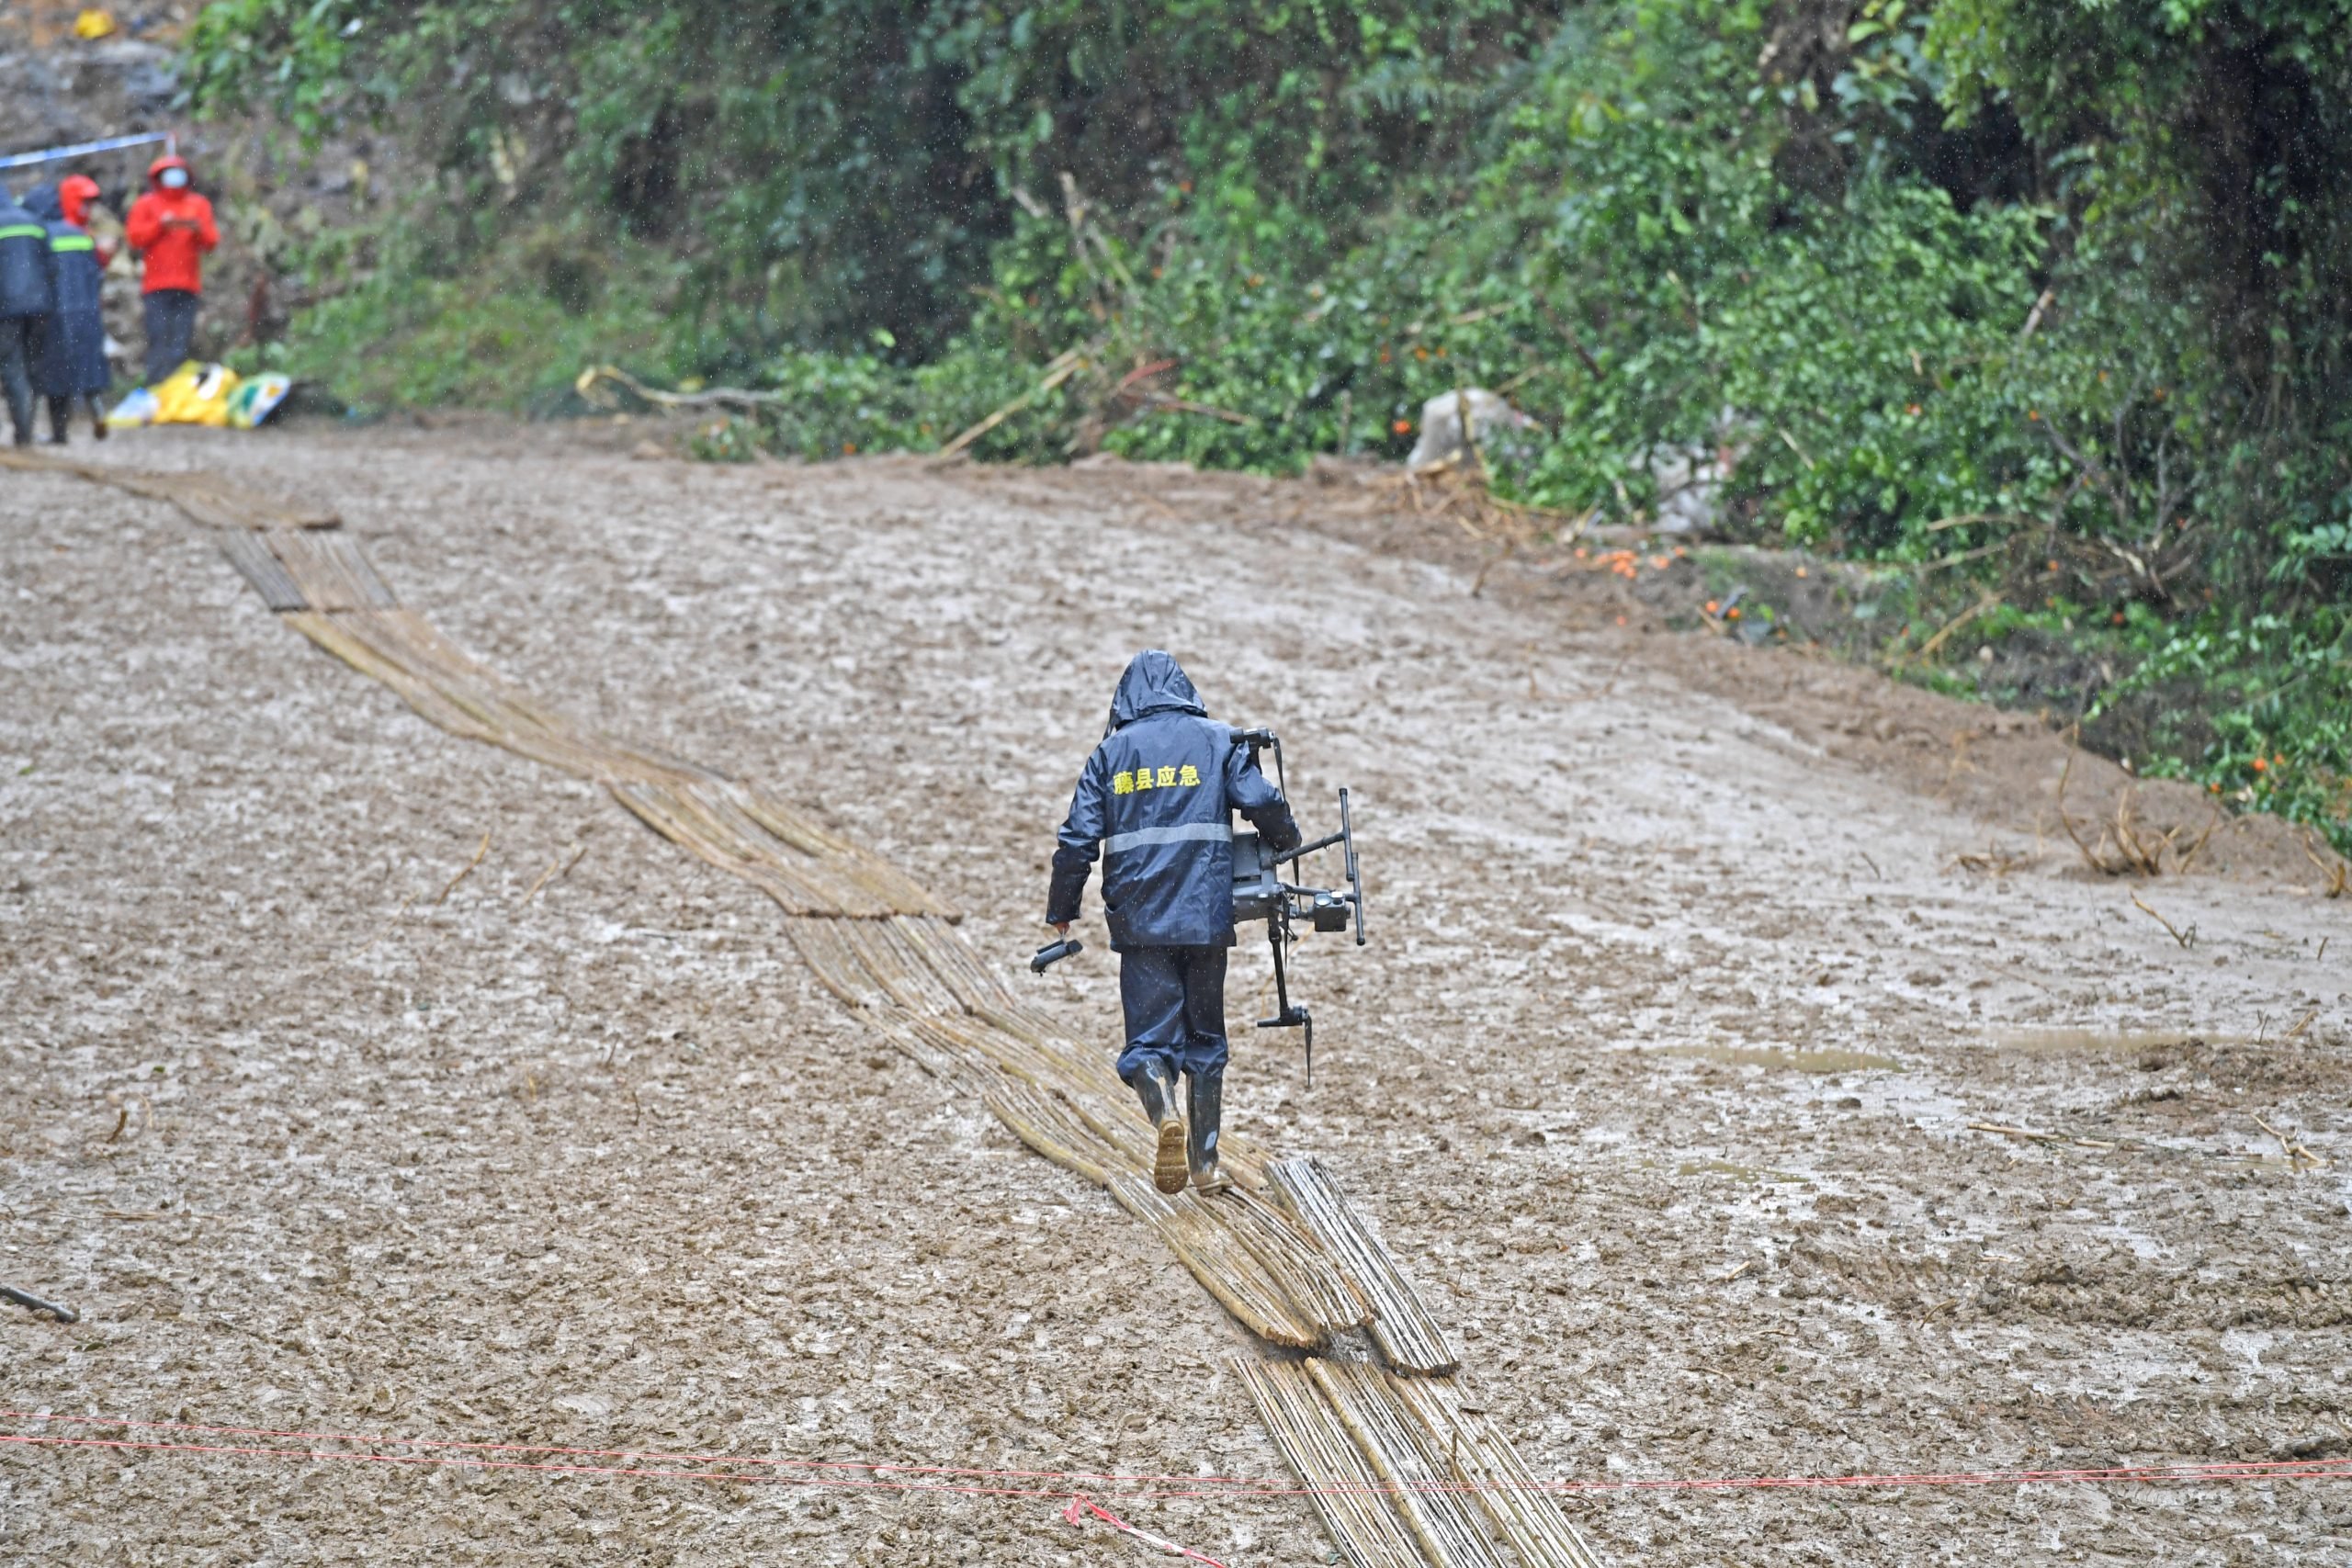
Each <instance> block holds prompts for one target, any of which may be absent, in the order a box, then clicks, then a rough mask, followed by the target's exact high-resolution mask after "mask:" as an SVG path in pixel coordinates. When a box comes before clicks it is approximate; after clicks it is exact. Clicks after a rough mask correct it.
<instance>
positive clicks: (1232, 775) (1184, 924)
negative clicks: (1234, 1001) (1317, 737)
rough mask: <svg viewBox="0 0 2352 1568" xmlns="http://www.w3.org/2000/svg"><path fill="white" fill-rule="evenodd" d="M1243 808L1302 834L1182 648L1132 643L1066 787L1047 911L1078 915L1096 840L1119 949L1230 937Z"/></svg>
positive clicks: (1280, 841)
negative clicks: (1189, 670)
mask: <svg viewBox="0 0 2352 1568" xmlns="http://www.w3.org/2000/svg"><path fill="white" fill-rule="evenodd" d="M1236 811H1239V812H1241V813H1242V814H1243V815H1244V816H1245V817H1247V818H1250V821H1251V822H1252V823H1254V824H1255V825H1256V826H1257V828H1258V829H1259V830H1260V831H1261V832H1262V833H1264V834H1266V836H1267V837H1268V839H1269V840H1272V842H1274V843H1275V844H1277V845H1289V844H1295V843H1296V842H1297V841H1298V829H1297V827H1296V825H1295V824H1294V823H1293V822H1292V821H1291V816H1290V810H1289V807H1286V806H1284V805H1283V797H1282V795H1281V793H1280V792H1279V791H1277V790H1276V789H1275V788H1274V786H1273V785H1272V784H1269V783H1267V782H1266V779H1265V776H1264V775H1263V774H1261V773H1259V772H1258V769H1257V767H1256V765H1255V764H1254V763H1253V762H1252V761H1250V754H1249V752H1248V751H1247V750H1244V749H1243V748H1241V747H1239V746H1237V745H1235V744H1234V741H1233V731H1232V729H1231V728H1228V727H1227V726H1225V725H1222V724H1218V723H1216V721H1214V720H1212V719H1211V718H1209V717H1208V716H1207V715H1206V714H1205V713H1204V711H1203V709H1202V707H1201V702H1200V697H1199V695H1198V694H1196V693H1195V692H1194V691H1193V683H1192V682H1191V681H1190V680H1188V679H1187V678H1186V677H1185V675H1184V671H1182V668H1180V667H1179V666H1178V665H1177V663H1176V660H1174V659H1172V658H1170V656H1169V655H1168V654H1166V653H1163V652H1161V651H1159V649H1146V650H1145V651H1144V652H1142V653H1139V654H1137V655H1136V657H1135V659H1134V660H1132V661H1131V662H1130V663H1129V664H1128V666H1127V669H1126V672H1125V674H1124V675H1122V676H1121V677H1120V679H1119V692H1118V696H1117V698H1116V699H1115V700H1114V702H1113V704H1112V709H1111V732H1110V733H1109V734H1108V735H1105V736H1104V737H1103V742H1102V744H1101V745H1099V746H1097V747H1095V749H1094V754H1093V755H1092V756H1091V757H1089V758H1088V759H1087V760H1086V767H1085V770H1084V771H1083V772H1082V773H1080V774H1079V780H1078V788H1077V790H1076V792H1075V793H1073V794H1072V795H1071V796H1070V806H1069V818H1068V820H1066V821H1064V822H1063V824H1062V828H1061V832H1060V835H1059V839H1060V842H1059V844H1058V846H1057V848H1056V850H1055V851H1054V879H1053V886H1052V889H1051V892H1050V893H1049V895H1048V897H1047V904H1046V919H1047V920H1049V921H1058V920H1070V919H1077V918H1078V913H1079V905H1080V897H1081V896H1082V895H1083V893H1084V891H1085V887H1086V879H1087V876H1088V875H1089V874H1090V873H1091V870H1092V868H1093V864H1094V861H1095V858H1096V856H1097V854H1098V852H1099V853H1100V855H1101V857H1102V860H1103V918H1104V919H1105V921H1106V922H1107V923H1108V924H1109V926H1110V929H1111V946H1112V947H1113V948H1114V950H1125V949H1126V948H1130V947H1205V946H1230V945H1232V942H1233V813H1234V812H1236Z"/></svg>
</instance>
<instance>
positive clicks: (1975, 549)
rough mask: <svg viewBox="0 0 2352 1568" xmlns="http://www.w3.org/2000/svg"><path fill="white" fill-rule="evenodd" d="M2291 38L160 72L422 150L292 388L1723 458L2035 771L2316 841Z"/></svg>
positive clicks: (2343, 57)
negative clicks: (1487, 398) (2071, 662)
mask: <svg viewBox="0 0 2352 1568" xmlns="http://www.w3.org/2000/svg"><path fill="white" fill-rule="evenodd" d="M2341 12H2342V6H2341V5H2340V3H2339V0H2182V3H2180V4H2175V5H2168V6H2159V7H2154V8H2150V7H2139V8H2133V7H2129V6H2104V5H2092V4H2088V3H2086V0H2058V3H2055V4H2030V5H2029V4H2025V3H2024V0H1934V4H1932V5H1921V4H1915V3H1912V0H1860V3H1859V4H1857V3H1854V0H1776V3H1773V4H1767V3H1765V0H1619V3H1601V4H1589V5H1579V6H1564V7H1562V8H1560V9H1558V10H1557V11H1554V10H1552V9H1549V8H1546V7H1538V8H1533V9H1530V8H1523V7H1517V6H1510V5H1507V4H1504V3H1503V0H1471V3H1469V4H1466V5H1463V6H1453V7H1447V8H1440V9H1439V10H1438V11H1436V12H1431V11H1430V8H1428V7H1425V6H1421V7H1416V6H1407V5H1405V4H1404V3H1403V0H1302V3H1297V4H1293V3H1289V0H1181V3H1179V4H1175V5H1170V6H1160V7H1157V8H1144V9H1132V8H1125V7H1104V6H1093V5H1086V4H1082V3H1081V0H1044V3H1041V4H1038V5H1035V6H1029V7H1027V8H1024V9H1019V10H1008V9H1005V8H1002V7H998V6H993V5H991V4H988V3H986V0H824V3H823V4H820V5H819V6H814V7H809V6H793V7H786V6H780V5H775V4H773V3H771V4H768V5H763V6H753V7H752V8H751V9H749V10H737V11H733V12H728V13H724V14H723V19H721V20H719V21H717V22H714V17H715V16H719V15H720V14H714V13H710V12H709V11H708V10H707V8H703V7H688V6H684V4H683V3H682V0H656V3H654V4H650V5H646V6H610V5H605V4H588V5H575V4H571V3H569V0H564V3H559V0H469V3H468V4H466V5H463V6H459V5H458V4H456V0H325V3H320V0H221V3H220V4H217V5H214V6H209V7H208V8H206V9H205V10H204V12H203V13H202V14H201V16H200V17H199V19H198V24H197V26H196V28H195V29H194V32H193V35H192V43H191V49H192V72H191V79H192V81H193V83H194V90H195V92H196V95H197V96H198V101H199V102H202V103H207V104H215V105H226V104H235V103H250V102H266V103H269V104H271V105H274V106H275V107H277V108H278V109H279V110H280V111H281V112H283V113H285V114H287V115H288V116H290V117H292V118H294V120H295V121H296V122H297V123H298V124H300V125H303V126H307V127H311V128H313V129H318V128H323V127H325V126H327V125H329V124H331V123H334V122H335V121H336V119H337V117H340V116H348V115H352V114H359V115H363V116H372V117H374V118H377V119H379V120H381V121H387V122H399V123H402V124H406V125H410V126H424V127H426V128H427V129H425V130H419V131H413V132H412V134H413V137H414V139H415V141H416V144H417V146H418V147H419V149H420V150H421V151H423V152H425V153H426V154H427V156H428V157H429V159H430V161H431V162H432V164H433V166H434V169H435V184H434V185H433V186H432V188H431V189H430V190H429V191H428V192H426V193H425V195H424V197H423V198H422V199H421V200H420V201H418V202H417V203H416V204H415V206H414V208H413V210H411V211H410V212H409V213H407V214H406V215H404V218H403V220H402V221H401V224H400V225H399V226H398V227H397V229H392V228H388V229H387V231H385V232H384V233H383V234H382V235H381V236H378V237H376V238H373V239H369V238H368V237H361V238H360V239H359V240H358V241H356V242H355V241H354V240H353V239H352V237H348V236H329V237H327V238H326V239H325V240H324V241H322V243H320V244H319V245H318V246H317V247H315V249H314V251H313V254H312V260H311V270H312V273H313V277H312V279H311V281H312V284H313V287H314V288H315V289H316V291H317V292H319V293H321V294H323V295H327V296H330V298H329V299H328V300H327V302H326V303H324V304H322V305H321V306H319V307H318V308H316V309H315V310H312V311H311V312H310V313H309V314H307V315H306V316H304V317H303V318H302V320H301V321H300V323H299V326H298V332H297V336H296V341H295V343H294V344H292V345H291V346H290V348H289V350H288V360H289V363H292V364H294V365H295V366H296V367H298V368H309V367H318V368H322V369H325V368H333V367H344V368H343V369H342V371H341V373H340V375H339V377H338V378H339V379H340V380H341V381H342V382H343V383H344V384H345V389H346V393H347V395H356V396H359V397H361V398H363V399H366V400H379V401H391V402H396V401H432V400H495V401H503V402H506V403H509V404H514V405H518V406H528V405H531V404H533V403H534V401H535V400H543V399H546V398H548V397H550V396H552V395H553V394H554V393H555V392H556V390H557V389H560V388H561V387H562V386H563V385H565V384H566V383H567V382H568V381H569V379H570V378H571V375H572V374H573V373H574V372H575V371H576V369H577V367H579V366H580V365H581V364H582V363H586V362H590V361H604V360H610V359H615V358H620V359H623V360H625V361H627V362H628V363H630V364H632V365H634V366H637V367H640V368H642V369H644V370H646V371H647V372H649V373H651V374H656V375H662V374H667V375H670V376H673V377H678V378H684V377H686V376H697V377H706V378H716V377H724V378H729V379H733V380H737V381H741V382H748V383H750V384H752V385H756V386H758V387H761V388H763V389H767V390H770V391H774V392H781V393H785V394H787V395H786V397H785V398H783V399H782V400H780V401H779V402H778V404H777V405H776V406H775V409H774V411H773V412H770V413H768V414H765V415H763V417H762V418H760V419H759V420H757V421H756V422H753V421H746V420H736V421H731V422H720V423H716V424H713V425H711V426H709V427H707V429H706V430H705V432H704V434H702V435H701V436H699V437H698V438H697V446H698V449H700V450H703V451H705V452H707V454H708V455H710V456H713V457H741V456H743V455H745V454H746V452H747V450H748V444H750V443H752V442H757V443H759V444H761V445H763V446H767V447H770V448H773V449H775V450H778V451H784V452H789V453H793V454H796V455H798V456H801V457H809V458H818V457H831V456H838V455H841V454H842V453H847V452H853V451H859V452H863V451H873V450H876V449H881V448H892V447H904V448H910V449H917V450H930V449H935V448H937V447H939V446H942V445H944V443H945V442H946V441H948V440H949V439H950V438H951V437H952V436H953V435H954V434H955V433H956V432H958V431H961V430H965V429H968V428H970V427H971V426H973V425H974V424H976V423H978V422H980V421H982V420H983V419H986V418H988V417H989V416H990V415H991V414H992V413H1000V414H1001V418H999V419H998V420H997V422H996V423H993V424H992V425H991V426H990V427H989V429H988V430H987V431H986V432H985V433H984V434H980V435H979V436H978V438H977V439H976V440H975V441H974V442H973V444H972V446H971V450H972V451H973V452H974V454H975V455H976V456H979V457H990V458H997V459H1009V460H1022V461H1038V462H1049V461H1058V460H1062V459H1064V458H1066V457H1070V456H1072V455H1075V454H1080V453H1083V452H1087V451H1091V450H1095V449H1098V448H1101V449H1109V450H1113V451H1118V452H1124V453H1126V454H1128V455H1130V456H1134V457H1151V458H1172V459H1182V460H1186V461H1191V462H1194V463H1199V464H1203V465H1210V466H1221V467H1244V468H1260V469H1264V470H1268V471H1283V470H1289V469H1295V468H1297V467H1298V466H1300V465H1301V464H1303V463H1304V462H1305V461H1306V459H1307V458H1308V457H1310V456H1311V455H1313V454H1316V453H1320V452H1342V453H1368V454H1376V455H1380V456H1384V457H1401V456H1402V455H1403V454H1404V452H1405V451H1406V450H1407V449H1408V446H1410V444H1411V441H1412V437H1413V434H1414V422H1415V421H1416V420H1417V419H1418V417H1419V410H1420V407H1421V405H1422V403H1423V401H1424V400H1426V399H1428V398H1430V397H1431V396H1433V395H1436V394H1438V393H1441V392H1443V391H1446V390H1449V389H1454V388H1458V387H1463V386H1468V385H1474V384H1475V385H1483V386H1487V387H1490V388H1496V389H1502V390H1504V391H1506V392H1507V393H1508V394H1509V395H1510V396H1511V397H1512V399H1513V400H1514V401H1515V402H1516V403H1517V404H1518V406H1519V407H1521V409H1522V410H1523V411H1524V412H1527V413H1528V414H1529V415H1531V416H1532V418H1533V419H1534V421H1535V422H1536V423H1537V425H1538V427H1539V428H1538V430H1537V431H1536V432H1535V433H1534V434H1532V435H1531V436H1530V437H1529V438H1527V439H1526V440H1524V441H1521V442H1517V443H1513V444H1508V445H1503V446H1498V449H1497V450H1495V451H1493V452H1490V453H1488V454H1487V457H1488V458H1489V466H1490V468H1491V469H1492V472H1493V476H1494V479H1495V480H1496V482H1497V483H1498V486H1499V487H1501V488H1502V489H1503V490H1505V491H1509V492H1510V493H1512V494H1515V495H1517V496H1519V497H1521V498H1524V499H1528V500H1532V501H1534V502H1542V503H1544V504H1546V505H1550V506H1555V507H1559V508H1563V509H1569V510H1576V511H1583V510H1586V509H1594V510H1596V511H1597V512H1598V513H1600V515H1601V517H1602V519H1603V520H1604V521H1612V522H1619V523H1640V522H1642V521H1644V520H1645V518H1647V517H1648V516H1650V515H1651V514H1652V513H1653V512H1654V511H1655V509H1656V508H1657V505H1658V504H1659V501H1660V488H1661V475H1662V473H1664V472H1666V471H1667V470H1669V469H1672V468H1675V467H1677V466H1678V465H1679V466H1680V467H1682V468H1685V469H1687V468H1688V467H1689V466H1690V464H1691V461H1692V459H1693V458H1694V457H1707V456H1712V455H1717V454H1721V455H1724V456H1726V457H1728V458H1729V460H1730V463H1731V467H1732V470H1733V472H1732V477H1731V479H1730V482H1729V485H1728V487H1727V494H1728V497H1729V501H1730V514H1729V525H1730V526H1731V527H1732V528H1733V529H1734V530H1735V531H1736V532H1737V533H1739V534H1740V535H1741V536H1744V537H1747V538H1748V539H1752V540H1757V541H1765V542H1770V541H1793V542H1797V543H1801V544H1804V545H1805V546H1807V547H1815V548H1821V549H1826V550H1831V551H1835V552H1838V553H1842V554H1845V555H1848V556H1851V557H1860V558H1871V559H1876V560H1880V561H1883V562H1888V563H1894V564H1899V565H1903V566H1905V567H1908V568H1913V569H1917V571H1918V573H1919V578H1920V581H1921V582H1922V583H1923V584H1924V583H1926V582H1927V581H1928V579H1929V577H1930V575H1931V574H1943V575H1935V576H1934V581H1935V583H1936V584H1938V585H1939V587H1938V590H1937V592H1939V593H1941V592H1950V593H1951V595H1953V596H1954V597H1955V598H1956V599H1957V601H1958V603H1957V604H1956V605H1955V609H1957V608H1961V607H1964V606H1966V605H1968V604H1973V603H1974V602H1975V601H1976V600H1977V599H1978V597H1979V596H1980V595H1981V596H1985V604H1986V606H1987V607H1986V608H1984V609H1982V610H1980V611H1973V612H1972V614H1981V615H1983V616H1984V619H1983V621H1982V623H1981V624H1980V625H1978V626H1977V627H1976V629H1975V632H1974V633H1973V635H1972V638H1971V640H1972V641H1973V640H1975V639H1976V638H1977V637H1984V636H1994V637H1999V636H2012V637H2031V638H2040V639H2053V640H2054V639H2071V641H2072V643H2074V644H2075V645H2078V646H2080V647H2081V648H2082V649H2084V650H2085V652H2086V660H2088V662H2089V663H2091V664H2095V665H2098V666H2100V667H2104V668H2111V669H2112V670H2113V671H2114V674H2113V676H2112V677H2111V678H2110V677H2107V676H2102V677H2100V681H2099V682H2083V683H2081V684H2080V685H2079V687H2078V688H2070V691H2071V692H2072V695H2071V697H2070V701H2071V702H2073V704H2074V705H2075V708H2076V709H2077V711H2078V712H2079V716H2082V717H2084V718H2085V719H2086V725H2087V726H2088V729H2087V731H2086V732H2087V733H2092V734H2098V735H2107V736H2109V737H2110V738H2111V743H2112V744H2113V745H2115V746H2116V747H2117V748H2118V749H2119V750H2120V749H2124V748H2129V749H2130V750H2131V751H2132V752H2133V754H2134V758H2135V761H2137V762H2138V763H2139V764H2140V765H2141V766H2142V767H2143V769H2152V770H2156V771H2162V770H2164V769H2166V768H2170V769H2173V770H2176V771H2183V772H2187V773H2191V774H2193V775H2194V776H2197V777H2199V778H2201V779H2204V780H2205V781H2206V782H2208V783H2209V784H2214V785H2216V786H2218V787H2219V790H2220V792H2221V793H2222V794H2223V795H2227V796H2229V797H2230V798H2233V799H2238V800H2243V801H2244V802H2245V803H2247V804H2252V805H2257V806H2268V807H2277V808H2278V809H2282V810H2285V811H2287V812H2289V813H2290V815H2295V816H2298V817H2300V818H2302V819H2305V820H2309V821H2312V822H2313V823H2315V824H2318V825H2321V826H2324V828H2325V829H2327V830H2328V831H2329V832H2330V833H2332V834H2334V835H2335V838H2336V840H2337V841H2338V842H2339V843H2343V844H2346V847H2348V848H2352V827H2347V825H2346V806H2347V801H2346V785H2345V780H2346V777H2347V776H2352V737H2348V736H2347V732H2346V722H2347V721H2346V712H2347V701H2346V699H2347V696H2352V690H2348V689H2347V688H2348V686H2352V680H2348V679H2347V676H2346V646H2347V644H2346V635H2347V634H2346V617H2347V615H2352V413H2346V412H2340V411H2344V410H2346V409H2347V408H2352V399H2347V397H2346V395H2345V394H2346V391H2347V390H2352V387H2347V386H2346V376H2347V369H2348V368H2352V306H2347V305H2346V296H2345V294H2344V291H2343V290H2342V289H2341V288H2340V287H2338V280H2337V279H2336V278H2335V271H2334V268H2333V264H2332V262H2331V261H2330V260H2329V258H2330V257H2332V256H2335V255H2338V254H2342V252H2343V250H2344V247H2345V243H2346V225H2347V223H2348V222H2352V199H2347V198H2352V189H2346V186H2345V182H2346V180H2347V179H2352V175H2347V174H2346V170H2352V157H2347V156H2346V153H2352V112H2347V111H2346V108H2345V107H2344V106H2345V105H2346V104H2352V92H2347V91H2346V89H2347V88H2352V28H2346V27H2344V26H2343V25H2342V22H2343V17H2342V15H2341ZM1943 584H1951V585H1952V586H1951V588H1950V589H1948V590H1947V589H1944V588H1943V587H1942V586H1941V585H1943ZM1916 597H1917V598H1918V599H1919V600H1920V602H1921V603H1922V604H1923V606H1924V604H1926V602H1927V601H1928V599H1929V598H1930V597H1933V595H1930V594H1928V592H1926V591H1925V590H1924V589H1923V590H1922V592H1920V593H1919V594H1918V595H1917V596H1916ZM1931 624H1932V623H1931ZM1923 635H1924V634H1923ZM1923 678H1929V679H1932V678H1934V676H1933V672H1932V671H1929V672H1928V674H1927V675H1926V676H1923ZM2101 682H2103V684H2102V683H2101ZM2257 762H2258V763H2259V764H2260V765H2259V766H2256V763H2257Z"/></svg>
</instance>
